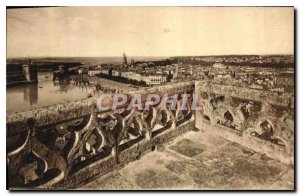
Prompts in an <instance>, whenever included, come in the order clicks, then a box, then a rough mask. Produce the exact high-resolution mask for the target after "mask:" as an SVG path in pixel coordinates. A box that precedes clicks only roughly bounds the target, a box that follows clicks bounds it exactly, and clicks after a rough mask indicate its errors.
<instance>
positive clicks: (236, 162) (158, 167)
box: [90, 132, 293, 190]
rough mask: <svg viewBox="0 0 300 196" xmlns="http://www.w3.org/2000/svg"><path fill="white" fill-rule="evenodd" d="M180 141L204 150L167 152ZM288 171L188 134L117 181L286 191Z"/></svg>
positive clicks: (219, 142) (256, 156) (241, 150)
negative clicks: (190, 142)
mask: <svg viewBox="0 0 300 196" xmlns="http://www.w3.org/2000/svg"><path fill="white" fill-rule="evenodd" d="M182 140H184V141H193V142H195V143H196V141H198V142H199V143H201V144H202V145H203V146H204V148H205V149H206V150H205V151H203V152H202V153H200V154H198V155H196V156H192V157H186V156H182V154H180V153H177V152H176V151H173V152H172V153H171V152H169V151H168V149H169V148H170V147H172V146H174V145H176V144H177V143H178V142H179V141H182ZM292 171H293V170H292V168H290V167H289V166H286V165H284V164H282V163H280V162H278V161H275V160H273V159H268V158H266V156H264V155H261V154H258V153H254V152H253V151H251V150H249V149H247V148H245V147H242V146H240V145H239V144H235V143H232V142H229V141H227V140H224V139H222V138H219V137H217V136H215V135H211V134H208V133H202V132H188V133H186V134H184V135H181V136H179V137H178V138H176V139H174V140H173V141H172V142H170V143H168V145H167V146H166V150H164V151H161V152H158V151H154V152H152V153H149V154H147V155H145V156H143V157H142V158H141V159H140V160H138V161H135V162H131V163H129V164H128V165H126V166H125V167H124V168H122V169H121V170H120V171H119V174H120V175H121V177H122V178H120V180H122V181H124V182H126V183H129V184H131V185H132V186H134V187H136V188H134V189H137V190H138V189H150V190H157V189H159V190H161V189H191V190H198V189H202V190H206V189H209V190H211V189H217V190H224V189H225V190H232V189H234V190H243V189H247V190H250V189H254V190H261V189H267V190H269V189H271V190H272V189H283V190H287V189H290V188H292V185H293V172H292ZM104 179H105V178H103V177H99V178H98V179H97V180H96V181H101V182H102V181H104ZM114 179H116V180H117V178H114ZM94 181H95V180H94ZM122 183H123V182H115V186H113V185H112V189H118V186H119V185H118V184H122ZM92 185H94V186H95V187H93V186H90V188H95V189H97V185H96V184H95V183H92ZM120 186H123V185H120ZM137 187H138V188H137Z"/></svg>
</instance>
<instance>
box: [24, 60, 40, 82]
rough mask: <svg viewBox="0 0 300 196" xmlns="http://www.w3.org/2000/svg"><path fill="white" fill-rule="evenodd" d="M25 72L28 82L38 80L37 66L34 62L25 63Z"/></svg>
mask: <svg viewBox="0 0 300 196" xmlns="http://www.w3.org/2000/svg"><path fill="white" fill-rule="evenodd" d="M22 67H23V74H24V76H25V78H26V80H27V81H28V82H38V77H37V66H36V65H32V64H24V65H22Z"/></svg>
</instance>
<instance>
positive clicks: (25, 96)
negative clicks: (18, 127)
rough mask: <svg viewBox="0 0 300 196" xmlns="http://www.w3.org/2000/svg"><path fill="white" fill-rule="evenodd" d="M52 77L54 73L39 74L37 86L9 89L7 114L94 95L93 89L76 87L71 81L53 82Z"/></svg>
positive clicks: (7, 92)
mask: <svg viewBox="0 0 300 196" xmlns="http://www.w3.org/2000/svg"><path fill="white" fill-rule="evenodd" d="M52 77H53V73H52V72H38V80H39V82H38V83H37V84H22V85H18V86H14V87H7V88H6V112H7V114H11V113H14V112H20V111H26V110H30V109H34V108H40V107H43V106H48V105H53V104H57V103H65V102H70V101H75V100H79V99H83V98H86V97H87V96H88V94H89V93H92V87H86V86H75V85H73V84H71V83H70V81H62V82H58V81H56V82H53V81H52Z"/></svg>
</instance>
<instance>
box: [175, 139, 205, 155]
mask: <svg viewBox="0 0 300 196" xmlns="http://www.w3.org/2000/svg"><path fill="white" fill-rule="evenodd" d="M170 149H172V150H175V151H176V152H178V153H180V154H183V155H185V156H188V157H193V156H196V155H198V154H200V153H201V152H203V151H205V147H204V146H201V145H196V144H195V143H194V142H193V141H191V140H189V139H183V140H181V141H179V142H177V143H176V144H174V145H173V146H170Z"/></svg>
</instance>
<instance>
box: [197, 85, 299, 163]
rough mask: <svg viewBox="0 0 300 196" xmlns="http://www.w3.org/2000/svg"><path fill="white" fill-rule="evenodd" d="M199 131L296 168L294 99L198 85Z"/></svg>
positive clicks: (278, 94) (283, 95)
mask: <svg viewBox="0 0 300 196" xmlns="http://www.w3.org/2000/svg"><path fill="white" fill-rule="evenodd" d="M195 92H196V94H198V95H199V97H198V98H199V99H198V106H199V107H200V110H198V111H197V112H196V127H197V128H198V129H201V130H203V131H208V132H211V133H213V134H217V135H219V136H221V137H224V138H226V139H228V140H231V141H233V142H236V143H239V144H241V145H243V146H246V147H248V148H250V149H253V150H255V151H257V152H259V153H263V154H266V155H267V156H269V157H272V158H274V159H277V160H280V161H282V162H283V163H286V164H294V95H293V94H291V93H275V92H269V91H262V90H255V89H249V88H244V87H231V86H223V85H218V84H212V83H209V82H196V84H195Z"/></svg>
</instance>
